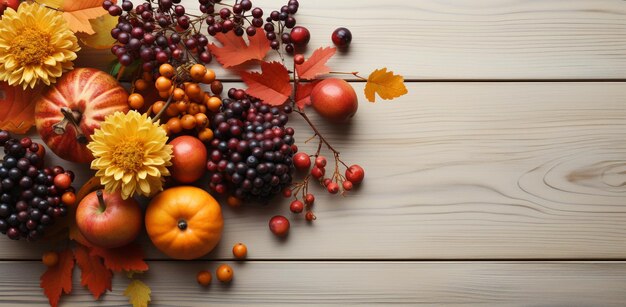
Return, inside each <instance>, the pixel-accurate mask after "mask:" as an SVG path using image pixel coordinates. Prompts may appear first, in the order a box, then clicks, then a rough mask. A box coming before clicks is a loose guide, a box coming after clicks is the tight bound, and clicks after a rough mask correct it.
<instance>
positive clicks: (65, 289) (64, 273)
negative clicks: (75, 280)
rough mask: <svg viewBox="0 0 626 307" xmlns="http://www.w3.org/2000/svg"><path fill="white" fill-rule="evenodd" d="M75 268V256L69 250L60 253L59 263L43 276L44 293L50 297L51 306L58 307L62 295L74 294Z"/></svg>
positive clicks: (41, 285)
mask: <svg viewBox="0 0 626 307" xmlns="http://www.w3.org/2000/svg"><path fill="white" fill-rule="evenodd" d="M73 268H74V254H72V250H70V249H67V250H64V251H62V252H60V253H59V262H58V263H57V265H55V266H53V267H49V268H48V269H47V270H46V272H45V273H43V275H41V283H40V284H39V285H40V287H41V288H43V293H44V294H46V296H47V297H48V301H49V302H50V306H52V307H56V306H57V305H58V304H59V299H60V298H61V293H65V294H70V292H72V269H73Z"/></svg>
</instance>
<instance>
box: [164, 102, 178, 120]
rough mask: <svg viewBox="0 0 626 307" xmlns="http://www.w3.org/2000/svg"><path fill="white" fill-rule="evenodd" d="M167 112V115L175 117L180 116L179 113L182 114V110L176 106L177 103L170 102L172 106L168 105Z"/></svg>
mask: <svg viewBox="0 0 626 307" xmlns="http://www.w3.org/2000/svg"><path fill="white" fill-rule="evenodd" d="M165 114H167V116H169V117H174V116H178V114H180V111H178V107H177V106H176V104H170V106H169V107H167V110H165Z"/></svg>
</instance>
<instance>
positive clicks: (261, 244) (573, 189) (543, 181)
mask: <svg viewBox="0 0 626 307" xmlns="http://www.w3.org/2000/svg"><path fill="white" fill-rule="evenodd" d="M354 86H355V87H356V89H357V91H361V90H362V88H363V83H354ZM409 93H410V96H408V98H404V99H400V100H397V101H394V102H379V103H377V104H370V103H366V102H363V103H361V105H360V109H359V112H358V114H357V116H356V117H355V118H354V119H353V121H352V122H351V124H350V125H348V126H332V125H329V124H326V123H325V122H323V121H320V120H319V118H317V117H315V115H313V119H314V120H315V121H317V122H319V123H320V129H321V130H322V131H323V133H326V136H327V137H328V139H329V140H330V141H331V142H332V143H333V144H336V145H337V148H338V150H340V151H342V156H343V157H344V159H345V160H346V162H347V163H359V164H361V165H363V167H364V168H365V169H366V180H365V182H364V184H363V186H362V187H361V188H359V189H357V190H356V191H354V192H352V193H349V194H348V195H346V197H344V198H341V197H340V196H331V195H329V194H328V193H325V192H323V191H322V190H321V189H320V188H319V187H315V188H314V189H313V191H314V193H315V194H316V196H317V200H316V204H315V208H314V210H315V213H316V215H317V216H318V220H317V221H315V223H313V224H307V223H306V221H304V219H303V217H302V216H297V217H293V218H292V229H291V233H290V235H289V237H288V238H287V239H286V240H277V239H276V238H275V237H273V236H272V234H271V233H270V232H269V231H268V229H267V221H268V220H269V219H270V217H272V216H273V215H276V214H284V215H287V216H289V215H290V213H289V211H288V201H286V200H283V199H277V200H276V201H275V202H274V203H272V204H271V205H270V206H269V207H257V206H254V205H251V206H249V207H246V208H242V210H232V209H231V208H228V207H225V208H224V216H225V229H224V236H223V239H222V242H221V243H220V245H219V246H218V247H217V249H216V250H215V251H214V252H213V253H212V254H210V255H209V257H210V258H218V259H230V258H231V257H232V255H231V251H230V249H231V247H232V245H233V244H234V243H236V242H239V241H241V242H245V243H246V244H247V245H248V247H249V249H250V257H251V259H461V260H462V259H485V258H486V259H590V258H592V259H600V258H601V259H625V258H626V226H625V225H626V184H625V182H626V173H625V169H626V158H625V157H626V142H624V140H625V139H626V88H625V87H624V86H623V84H621V83H411V84H409ZM294 118H295V117H294ZM293 126H294V127H295V128H296V131H298V132H297V134H296V139H297V143H298V145H299V146H300V145H302V146H301V148H303V149H304V150H307V149H308V150H311V149H312V148H313V147H315V144H308V145H306V146H305V145H303V144H302V143H303V141H304V140H305V139H307V138H308V137H309V136H310V135H312V134H311V132H309V130H307V128H306V126H305V125H304V123H303V121H302V120H299V119H294V120H293ZM57 162H58V161H57ZM83 169H86V168H83ZM330 169H331V168H330V167H329V170H330ZM86 177H87V173H86V172H83V173H80V174H79V181H81V180H85V178H86ZM143 243H144V245H145V246H146V247H147V248H148V249H149V250H150V251H149V257H150V258H151V259H157V258H158V259H161V258H163V257H164V256H163V255H162V254H160V253H159V252H157V251H155V250H154V248H152V247H151V244H150V243H149V241H148V240H147V239H144V240H143ZM45 248H46V247H44V246H34V245H33V244H28V243H26V242H11V241H9V240H7V239H3V240H0V258H5V259H6V258H9V259H22V258H25V259H36V258H38V257H39V254H38V251H40V250H43V249H45Z"/></svg>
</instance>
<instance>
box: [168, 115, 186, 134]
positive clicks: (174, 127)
mask: <svg viewBox="0 0 626 307" xmlns="http://www.w3.org/2000/svg"><path fill="white" fill-rule="evenodd" d="M167 128H168V129H169V131H170V133H172V134H177V133H180V132H181V131H183V126H182V125H181V123H180V118H178V117H172V118H170V119H169V120H168V121H167Z"/></svg>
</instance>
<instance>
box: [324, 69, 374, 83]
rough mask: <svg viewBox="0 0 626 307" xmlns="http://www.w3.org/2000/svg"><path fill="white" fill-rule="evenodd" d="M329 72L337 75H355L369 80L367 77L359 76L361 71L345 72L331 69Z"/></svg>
mask: <svg viewBox="0 0 626 307" xmlns="http://www.w3.org/2000/svg"><path fill="white" fill-rule="evenodd" d="M329 74H335V75H353V76H355V77H357V78H359V79H361V80H363V81H367V78H363V77H361V76H359V72H358V71H353V72H343V71H331V72H329Z"/></svg>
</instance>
